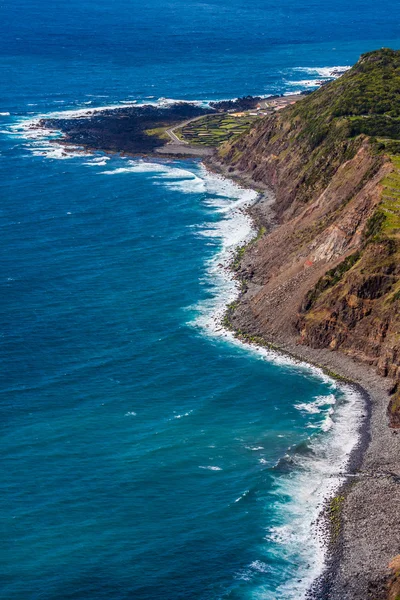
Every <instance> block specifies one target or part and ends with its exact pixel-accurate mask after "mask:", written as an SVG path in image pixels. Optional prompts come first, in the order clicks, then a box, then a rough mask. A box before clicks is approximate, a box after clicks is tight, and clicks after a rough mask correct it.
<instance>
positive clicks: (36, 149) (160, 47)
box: [0, 0, 398, 600]
mask: <svg viewBox="0 0 400 600" xmlns="http://www.w3.org/2000/svg"><path fill="white" fill-rule="evenodd" d="M360 7H361V4H359V3H353V4H352V6H348V5H347V4H346V5H345V4H344V3H340V4H339V5H338V4H337V3H336V6H335V7H332V8H331V9H330V10H329V11H326V7H324V6H323V5H322V3H320V2H315V3H311V4H310V3H307V4H306V5H304V6H302V7H300V6H299V5H296V6H295V5H294V4H292V3H291V2H288V1H286V2H284V3H283V4H282V3H280V4H279V5H276V4H272V3H271V4H269V3H267V4H266V3H264V2H263V3H261V2H256V3H252V5H248V4H244V3H242V2H239V1H238V0H235V3H234V5H233V7H232V3H230V4H229V5H228V4H227V3H225V2H219V3H194V2H193V3H187V2H185V3H183V2H178V1H176V0H174V2H171V3H168V4H166V3H162V4H161V3H159V2H156V1H155V0H152V1H151V2H149V3H147V4H146V5H145V6H144V5H142V4H139V3H119V2H116V3H113V4H112V5H110V4H109V3H105V2H103V1H101V2H96V3H94V2H89V1H87V0H86V1H85V2H79V3H75V2H73V3H68V4H62V5H61V4H59V3H53V4H52V5H51V6H47V5H44V4H41V3H39V4H38V3H36V4H35V5H33V3H16V4H15V3H14V4H13V5H12V6H11V5H10V6H6V7H5V19H4V21H3V25H2V27H3V28H4V29H6V30H5V31H3V35H2V36H0V49H1V52H2V63H1V66H0V68H1V71H2V82H3V85H2V88H1V92H0V94H1V110H0V112H1V113H2V114H1V116H0V129H1V131H2V134H1V136H0V186H1V187H0V189H1V198H2V202H1V212H0V228H1V233H2V248H3V252H2V257H1V267H2V268H1V272H0V273H1V278H0V286H1V289H2V294H1V297H2V303H1V306H0V319H1V332H2V335H1V339H0V361H1V365H2V380H1V388H0V392H1V398H2V402H1V409H2V419H1V428H2V438H1V452H2V457H3V461H2V463H3V474H2V477H1V479H0V482H1V483H0V486H1V494H0V497H1V500H0V502H1V516H2V518H1V520H0V530H1V536H2V539H3V540H5V543H4V544H3V547H2V550H0V559H1V562H2V573H3V578H2V583H1V585H2V593H1V595H2V597H4V598H7V599H9V600H20V599H21V598H24V600H25V599H27V598H32V599H33V598H43V599H46V600H49V599H55V598H68V599H70V598H71V599H79V600H80V599H83V598H91V599H93V598H96V599H103V598H104V599H105V598H120V599H123V598H135V599H136V598H137V599H141V600H144V599H146V600H147V599H148V600H154V599H155V598H163V599H164V600H166V599H168V600H169V599H170V600H177V599H179V598H182V599H184V598H185V599H187V598H193V599H195V598H197V599H201V600H205V599H207V600H209V599H210V600H211V599H213V600H214V599H217V598H218V599H219V598H232V599H236V598H237V599H242V598H255V599H258V598H263V599H277V598H284V599H288V600H290V599H292V598H293V599H294V598H299V597H300V598H301V597H303V596H304V592H305V590H306V589H307V586H308V585H309V583H310V582H311V581H312V579H313V577H315V575H316V574H318V572H319V570H320V568H321V566H322V563H323V547H322V545H321V544H320V543H319V541H318V538H317V537H316V536H315V535H314V534H315V531H314V529H313V525H312V523H313V522H314V520H315V518H316V516H317V514H318V510H319V507H320V505H321V503H322V502H323V499H324V498H325V497H326V496H327V495H328V494H329V492H330V490H332V489H334V487H335V485H337V482H338V473H339V472H340V471H341V469H342V468H343V466H344V464H345V461H346V457H347V455H348V453H349V451H350V449H351V447H352V446H353V445H354V443H355V441H356V425H357V422H358V418H359V414H360V411H361V408H362V407H361V400H360V398H359V397H358V396H357V394H356V393H355V392H354V391H352V390H351V389H347V388H346V387H338V386H337V385H336V384H335V383H334V382H333V381H331V380H330V379H329V378H327V377H325V376H323V375H322V374H321V373H319V372H318V371H317V370H315V369H312V368H309V367H306V366H301V365H298V364H296V363H293V362H292V361H290V360H288V359H286V358H283V357H279V356H276V355H274V354H271V353H268V352H266V351H263V352H257V351H255V349H253V348H247V347H245V346H243V345H241V344H239V343H238V342H236V341H235V340H233V339H232V337H231V336H230V335H229V334H226V332H224V331H223V330H222V329H221V328H220V327H219V325H218V320H216V316H218V315H220V314H221V311H222V310H223V307H224V305H225V304H226V303H227V302H229V301H230V300H232V299H233V298H234V297H235V294H236V289H235V284H234V283H233V282H232V281H231V280H230V279H229V276H228V273H227V271H226V270H225V269H224V268H221V266H220V265H221V264H226V262H227V261H228V260H229V257H230V256H231V254H232V252H233V251H234V249H235V248H236V246H237V245H239V244H240V243H242V241H243V240H246V239H250V238H251V236H252V235H253V234H254V232H253V231H252V226H251V223H250V222H249V221H248V219H247V217H246V216H245V215H244V214H243V213H242V212H241V211H240V209H241V208H242V207H243V206H245V205H246V204H248V203H249V202H251V201H252V200H253V199H254V194H253V193H252V192H251V191H248V190H242V189H240V188H238V187H237V186H235V185H233V184H232V183H230V182H228V181H226V180H222V179H220V178H218V177H215V176H214V175H210V174H209V173H207V172H206V171H205V170H204V168H203V167H202V166H201V165H200V164H199V163H198V162H195V161H174V162H171V161H164V162H162V161H158V162H157V161H156V162H154V161H153V162H152V161H145V160H139V159H138V160H131V159H126V158H125V159H124V158H121V157H116V156H114V157H105V156H102V155H93V156H82V155H79V156H73V157H72V158H71V157H70V158H68V159H66V160H59V159H60V158H65V157H64V156H63V154H62V152H61V151H60V150H59V149H57V148H54V147H52V146H51V145H49V142H48V140H46V139H41V138H32V137H30V138H27V137H26V133H24V131H23V129H21V123H24V122H25V120H26V119H30V118H34V117H35V115H37V114H38V113H48V112H54V111H60V110H63V109H71V110H72V109H77V108H85V107H90V106H92V105H93V106H98V105H113V104H117V103H118V102H120V101H126V100H130V99H133V100H139V101H140V100H143V99H145V98H146V97H148V96H155V98H151V99H150V100H156V99H157V97H159V96H165V97H176V98H184V99H193V98H196V99H200V100H206V99H210V98H223V97H234V96H237V95H241V94H245V93H264V94H267V93H272V92H276V91H279V92H288V91H291V90H298V89H301V88H302V87H304V86H306V85H307V83H305V80H307V81H308V80H309V79H314V80H315V79H318V78H320V77H321V76H323V75H324V74H326V73H327V71H326V70H322V69H326V68H327V67H333V66H335V65H348V64H351V63H352V62H354V60H356V58H357V56H358V54H359V53H360V52H361V51H364V50H368V49H372V48H374V47H377V46H381V45H384V44H385V45H389V44H391V38H393V36H394V35H395V33H396V32H395V29H394V25H391V23H392V22H393V23H394V22H395V19H394V20H393V21H391V22H390V23H388V22H386V21H387V19H386V18H384V16H385V14H384V8H385V5H384V3H383V4H382V3H381V4H380V6H379V7H378V8H377V7H376V6H375V5H373V4H372V3H367V4H365V3H364V4H363V10H362V11H361V10H360ZM386 8H388V7H386ZM390 10H391V14H393V12H396V10H397V9H396V7H391V9H390ZM377 22H378V23H379V24H380V27H379V35H380V39H379V40H377V39H376V35H377V33H376V32H377V28H376V27H375V24H376V23H377ZM18 38H19V39H18ZM397 45H398V43H397ZM182 57H183V58H182ZM329 71H330V69H328V72H329ZM296 82H302V83H296ZM89 102H90V103H91V104H86V103H89ZM6 113H10V114H9V115H8V114H6Z"/></svg>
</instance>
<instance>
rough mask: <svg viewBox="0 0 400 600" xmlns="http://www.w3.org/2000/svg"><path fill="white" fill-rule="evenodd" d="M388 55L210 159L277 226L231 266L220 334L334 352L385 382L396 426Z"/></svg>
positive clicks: (392, 99)
mask: <svg viewBox="0 0 400 600" xmlns="http://www.w3.org/2000/svg"><path fill="white" fill-rule="evenodd" d="M399 89H400V51H393V50H388V49H383V50H379V51H376V52H371V53H368V54H366V55H363V56H362V57H361V59H360V61H359V62H358V63H357V64H356V65H355V66H354V67H353V68H352V69H351V70H349V71H348V72H346V73H345V74H344V75H343V76H342V77H341V78H340V79H338V80H337V81H334V82H332V83H329V84H327V85H324V86H323V87H322V88H321V89H319V90H318V91H316V92H314V93H312V94H310V95H309V96H306V97H305V98H304V99H302V100H300V101H299V102H297V103H296V104H295V105H293V106H290V107H288V108H286V109H284V110H282V111H280V112H279V113H277V114H274V115H271V116H269V117H266V118H265V119H262V120H260V122H258V123H257V126H256V127H254V128H253V129H252V130H251V131H250V132H249V133H248V134H246V135H244V136H242V137H241V138H240V139H238V140H236V141H235V142H233V143H227V144H225V145H224V146H223V147H222V148H221V150H220V152H219V157H218V160H219V161H220V163H222V164H224V165H226V166H227V168H228V169H229V170H230V171H231V172H236V173H242V174H246V175H247V176H249V175H251V177H252V179H253V180H254V181H255V182H262V183H263V184H267V185H268V186H270V187H271V188H272V189H273V191H274V193H275V197H276V201H275V205H274V210H275V216H276V221H277V224H276V226H275V227H274V228H273V230H272V231H271V232H269V233H267V234H266V235H263V236H261V237H260V238H259V239H258V240H257V241H256V242H255V243H253V244H251V245H250V246H249V247H248V248H247V251H246V252H245V253H241V254H240V257H241V258H240V260H238V261H237V268H238V272H239V276H240V278H241V279H243V280H244V281H245V284H246V285H245V286H244V287H245V289H246V291H245V292H244V293H243V294H242V296H241V299H240V301H239V303H238V305H237V306H235V309H234V310H231V311H230V320H231V323H232V326H233V327H235V328H236V329H240V330H241V331H242V332H244V333H245V334H247V335H250V336H253V335H257V336H262V337H263V338H264V339H266V340H277V341H278V342H279V341H281V340H282V341H283V340H285V339H288V338H290V339H291V340H293V339H296V340H297V342H298V343H299V344H307V345H309V346H312V347H314V348H330V349H332V351H340V352H344V353H346V354H348V355H351V356H353V357H355V358H356V359H357V360H360V361H363V362H365V363H368V364H370V365H372V366H373V367H374V368H376V369H377V371H378V372H379V373H380V374H381V375H383V376H387V377H390V378H392V379H393V396H392V400H391V403H390V407H389V413H390V422H391V425H392V426H400V390H399V391H397V387H398V385H397V383H396V382H398V381H399V380H400V313H399V310H400V261H399V258H400V93H399Z"/></svg>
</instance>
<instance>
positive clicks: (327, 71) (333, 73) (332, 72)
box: [293, 65, 351, 77]
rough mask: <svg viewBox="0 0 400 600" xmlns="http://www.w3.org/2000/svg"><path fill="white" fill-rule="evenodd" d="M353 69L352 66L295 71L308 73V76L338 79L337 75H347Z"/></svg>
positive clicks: (303, 68) (297, 68) (300, 68)
mask: <svg viewBox="0 0 400 600" xmlns="http://www.w3.org/2000/svg"><path fill="white" fill-rule="evenodd" d="M349 69H351V66H349V65H344V66H334V67H296V68H295V69H293V70H294V71H300V72H302V73H307V74H308V75H319V76H320V77H337V76H338V75H337V73H340V74H342V73H345V72H346V71H348V70H349Z"/></svg>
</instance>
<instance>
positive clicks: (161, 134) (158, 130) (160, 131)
mask: <svg viewBox="0 0 400 600" xmlns="http://www.w3.org/2000/svg"><path fill="white" fill-rule="evenodd" d="M167 127H170V125H168V126H167ZM167 127H154V128H153V129H145V131H144V133H145V134H146V135H150V136H154V137H157V138H159V139H160V140H169V135H168V133H167V131H166V130H167Z"/></svg>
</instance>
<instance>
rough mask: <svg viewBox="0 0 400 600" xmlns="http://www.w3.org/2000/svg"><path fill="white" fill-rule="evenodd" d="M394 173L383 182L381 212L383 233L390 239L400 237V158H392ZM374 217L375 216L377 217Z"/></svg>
mask: <svg viewBox="0 0 400 600" xmlns="http://www.w3.org/2000/svg"><path fill="white" fill-rule="evenodd" d="M391 161H392V164H393V171H392V173H390V175H388V176H387V177H385V179H384V180H383V181H382V184H383V193H382V202H381V204H380V206H379V211H377V213H375V215H381V217H380V219H381V231H382V233H383V234H384V235H386V236H388V237H394V238H399V237H400V157H398V156H392V157H391ZM375 215H374V216H375Z"/></svg>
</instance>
